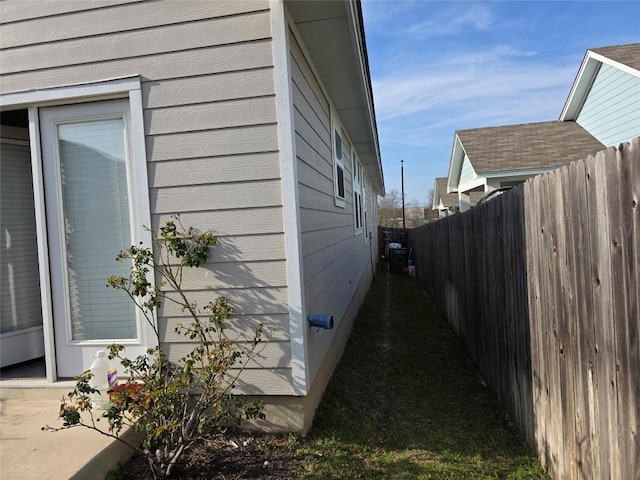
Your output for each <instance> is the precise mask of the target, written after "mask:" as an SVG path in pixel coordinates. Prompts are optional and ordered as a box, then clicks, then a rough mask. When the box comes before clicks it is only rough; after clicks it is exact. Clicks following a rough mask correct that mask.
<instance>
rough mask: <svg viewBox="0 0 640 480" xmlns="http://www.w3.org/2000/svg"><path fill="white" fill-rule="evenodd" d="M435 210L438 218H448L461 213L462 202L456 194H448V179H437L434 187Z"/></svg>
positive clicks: (433, 207)
mask: <svg viewBox="0 0 640 480" xmlns="http://www.w3.org/2000/svg"><path fill="white" fill-rule="evenodd" d="M431 208H432V209H433V210H436V211H437V212H438V218H444V217H448V216H449V215H453V214H454V213H458V212H459V211H460V202H459V201H458V195H457V194H456V193H447V177H440V178H436V180H435V183H434V185H433V205H432V207H431Z"/></svg>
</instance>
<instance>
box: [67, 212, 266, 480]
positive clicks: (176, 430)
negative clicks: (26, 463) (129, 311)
mask: <svg viewBox="0 0 640 480" xmlns="http://www.w3.org/2000/svg"><path fill="white" fill-rule="evenodd" d="M153 244H154V247H155V248H154V250H152V249H151V248H148V247H143V246H141V245H140V246H132V247H131V248H129V249H128V250H126V251H121V252H120V253H119V254H118V257H117V260H118V261H121V262H130V264H131V270H130V274H129V276H128V277H110V278H109V279H108V285H110V286H111V287H113V288H116V289H118V290H121V291H123V292H124V293H125V294H127V295H128V296H129V297H130V298H131V300H132V301H133V302H134V303H135V305H136V306H137V307H138V308H139V309H140V311H141V312H142V314H143V315H144V318H145V319H146V321H147V322H148V323H149V324H150V325H151V326H152V327H153V329H154V332H155V335H156V338H157V341H158V346H156V347H154V348H150V349H148V350H147V352H146V354H145V355H140V356H138V357H137V358H134V359H129V358H127V357H126V355H125V348H124V347H123V346H122V345H111V346H110V347H109V358H110V359H112V360H114V359H116V360H117V361H119V362H120V364H121V365H122V367H123V370H124V373H125V376H126V377H128V378H127V380H126V383H124V384H122V385H120V386H118V388H116V389H115V390H114V391H112V393H111V402H110V404H109V408H108V410H106V411H104V412H103V413H102V415H101V416H98V415H99V414H97V413H95V412H94V411H92V407H91V401H90V399H89V396H90V394H92V393H95V392H96V390H95V389H93V388H92V387H91V386H90V384H89V381H90V379H91V377H92V374H91V372H90V371H85V372H84V373H82V375H80V376H78V377H76V386H75V388H74V390H73V391H72V392H70V393H69V394H68V396H67V397H65V398H64V399H63V402H62V404H61V406H60V417H61V418H62V419H63V421H64V423H63V425H64V426H63V428H69V427H75V426H83V427H86V428H90V429H93V430H96V431H98V432H100V433H102V434H104V435H108V436H111V437H114V438H118V440H119V441H121V442H124V443H127V442H126V441H124V440H122V439H121V438H119V437H118V434H119V433H120V432H121V430H122V428H123V427H124V426H131V427H133V428H134V429H135V430H137V431H139V432H141V433H142V436H143V440H142V443H141V445H140V446H139V447H138V446H135V445H132V444H130V443H127V445H129V447H131V448H133V449H135V450H138V451H140V452H141V453H143V454H144V455H145V457H146V458H147V460H148V462H149V466H150V468H151V470H152V472H153V474H154V477H163V476H168V475H169V474H170V473H171V469H172V468H173V466H174V465H175V464H176V462H177V461H178V460H179V458H180V456H181V455H182V454H183V453H184V452H185V451H187V450H188V449H189V448H190V447H191V446H192V445H194V443H195V442H197V441H198V440H200V439H201V438H202V435H203V434H204V433H205V432H211V431H224V430H226V429H228V428H229V427H233V426H236V425H238V424H239V422H240V420H241V417H242V416H243V415H244V416H245V417H246V418H264V415H263V413H262V405H261V404H259V403H255V402H253V403H249V402H245V401H243V399H242V397H241V396H238V395H232V393H231V390H232V388H233V387H234V383H235V382H236V380H237V379H238V377H239V376H240V374H241V373H242V371H243V370H244V368H245V366H246V365H247V362H248V361H250V360H251V359H253V358H255V357H256V356H257V355H258V354H259V353H260V351H261V350H262V349H263V348H264V346H265V344H266V342H267V341H268V340H269V339H270V336H271V334H270V333H266V332H264V331H263V326H262V324H257V325H255V327H254V329H253V334H252V335H251V338H235V339H230V338H228V335H226V333H225V327H226V325H227V322H228V320H229V316H230V314H231V312H232V310H233V309H232V307H231V305H230V304H229V302H228V301H227V299H226V298H224V297H218V298H216V299H214V300H212V301H211V302H210V303H209V304H208V305H206V306H204V307H203V308H201V307H200V306H199V305H198V304H197V303H195V302H191V301H189V300H188V299H187V296H186V294H185V292H184V290H183V288H182V279H183V271H184V269H185V268H198V267H200V266H201V265H203V264H204V263H205V262H206V261H207V259H208V256H209V250H210V248H211V247H213V246H214V245H216V244H217V238H216V237H215V236H214V235H212V234H211V233H198V232H196V231H195V230H193V229H192V228H188V229H186V228H184V227H183V226H182V225H181V224H180V222H179V220H178V219H175V220H169V221H167V222H166V224H165V225H164V226H163V227H161V228H160V233H159V234H158V235H153ZM154 255H155V256H154ZM154 274H155V278H159V279H161V280H160V282H159V283H157V284H155V285H154V284H152V282H151V281H150V280H149V279H150V278H152V277H153V275H154ZM154 283H155V282H154ZM167 292H169V293H167ZM166 302H173V303H175V304H177V305H178V306H179V307H180V308H181V309H182V310H183V311H184V312H185V313H187V314H188V316H189V321H188V322H186V323H184V324H182V325H179V326H178V327H176V332H177V333H180V334H182V335H184V336H185V337H186V339H188V341H191V342H193V344H194V348H193V350H192V351H191V352H190V353H189V354H188V355H186V356H185V357H183V358H180V359H179V360H178V361H177V362H175V363H174V362H170V361H169V359H168V358H167V355H166V354H165V352H164V351H163V350H162V347H161V345H160V334H159V330H158V328H157V326H156V322H155V319H154V312H155V310H156V309H157V308H158V307H160V306H161V305H162V304H163V303H166ZM241 342H242V343H243V344H244V345H245V348H243V349H242V351H241V350H240V348H239V343H241ZM100 393H101V394H104V392H100ZM100 418H106V420H107V422H108V426H109V427H108V431H104V430H102V429H99V428H98V426H97V423H96V422H97V421H98V420H99V419H100Z"/></svg>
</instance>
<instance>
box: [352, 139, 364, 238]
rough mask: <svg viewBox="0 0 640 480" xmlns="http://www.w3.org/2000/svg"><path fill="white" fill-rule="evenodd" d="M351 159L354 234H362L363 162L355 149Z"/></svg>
mask: <svg viewBox="0 0 640 480" xmlns="http://www.w3.org/2000/svg"><path fill="white" fill-rule="evenodd" d="M351 160H352V168H351V170H352V182H353V183H352V186H353V227H354V235H362V231H363V228H362V226H363V224H364V208H363V205H362V201H363V195H362V190H363V189H362V186H363V185H362V184H363V178H362V173H363V171H362V163H360V159H359V158H358V156H357V155H356V152H355V149H354V150H353V151H352V152H351Z"/></svg>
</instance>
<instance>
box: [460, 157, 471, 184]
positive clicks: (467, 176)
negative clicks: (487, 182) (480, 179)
mask: <svg viewBox="0 0 640 480" xmlns="http://www.w3.org/2000/svg"><path fill="white" fill-rule="evenodd" d="M473 174H474V171H473V166H472V165H471V161H469V157H468V156H467V154H466V153H465V154H464V160H463V161H462V172H461V173H460V183H464V182H468V181H469V180H473Z"/></svg>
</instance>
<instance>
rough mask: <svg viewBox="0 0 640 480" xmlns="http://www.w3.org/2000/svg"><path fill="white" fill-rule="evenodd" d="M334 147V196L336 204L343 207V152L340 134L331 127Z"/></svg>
mask: <svg viewBox="0 0 640 480" xmlns="http://www.w3.org/2000/svg"><path fill="white" fill-rule="evenodd" d="M333 135H334V149H333V159H334V163H335V197H336V206H338V207H342V208H344V206H345V203H344V152H343V149H342V147H343V145H342V136H341V135H340V134H339V133H338V130H337V129H335V128H334V129H333Z"/></svg>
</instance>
